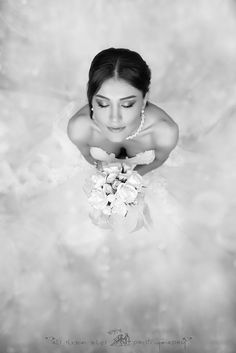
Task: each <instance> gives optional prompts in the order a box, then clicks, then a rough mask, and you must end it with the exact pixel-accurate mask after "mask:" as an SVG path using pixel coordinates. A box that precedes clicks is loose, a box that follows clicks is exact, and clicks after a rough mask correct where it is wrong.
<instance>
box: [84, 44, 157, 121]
mask: <svg viewBox="0 0 236 353" xmlns="http://www.w3.org/2000/svg"><path fill="white" fill-rule="evenodd" d="M112 77H117V78H120V79H124V80H125V81H127V82H128V83H129V84H131V85H132V86H133V87H135V88H137V89H139V90H140V91H142V93H143V97H144V96H145V94H146V93H147V92H148V91H149V86H150V81H151V70H150V68H149V67H148V65H147V63H146V62H145V61H144V60H143V59H142V57H141V56H140V55H139V54H138V53H136V52H135V51H132V50H129V49H124V48H117V49H116V48H109V49H105V50H102V51H101V52H100V53H98V54H97V55H96V56H95V57H94V59H93V60H92V63H91V66H90V69H89V81H88V84H87V98H88V103H89V107H90V117H91V118H92V110H91V108H92V98H93V96H94V94H96V93H97V91H98V90H99V89H100V87H101V86H102V84H103V82H104V81H105V80H107V79H109V78H112Z"/></svg>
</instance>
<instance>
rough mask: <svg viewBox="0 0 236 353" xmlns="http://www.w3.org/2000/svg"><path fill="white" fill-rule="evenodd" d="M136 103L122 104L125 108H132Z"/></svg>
mask: <svg viewBox="0 0 236 353" xmlns="http://www.w3.org/2000/svg"><path fill="white" fill-rule="evenodd" d="M133 105H134V103H132V104H129V105H122V107H123V108H131V107H132V106H133Z"/></svg>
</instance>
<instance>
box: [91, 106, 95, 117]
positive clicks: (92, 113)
mask: <svg viewBox="0 0 236 353" xmlns="http://www.w3.org/2000/svg"><path fill="white" fill-rule="evenodd" d="M91 117H92V119H94V116H93V107H92V108H91Z"/></svg>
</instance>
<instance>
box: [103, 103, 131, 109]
mask: <svg viewBox="0 0 236 353" xmlns="http://www.w3.org/2000/svg"><path fill="white" fill-rule="evenodd" d="M134 104H135V103H132V104H130V105H127V106H124V105H122V107H123V108H131V107H132V106H133V105H134ZM98 106H99V107H100V108H107V107H109V105H102V104H100V103H98Z"/></svg>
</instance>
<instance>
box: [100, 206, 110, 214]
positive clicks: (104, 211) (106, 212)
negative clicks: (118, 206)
mask: <svg viewBox="0 0 236 353" xmlns="http://www.w3.org/2000/svg"><path fill="white" fill-rule="evenodd" d="M102 213H103V214H105V215H107V216H110V215H111V213H112V209H111V207H110V206H106V207H105V208H103V210H102Z"/></svg>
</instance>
